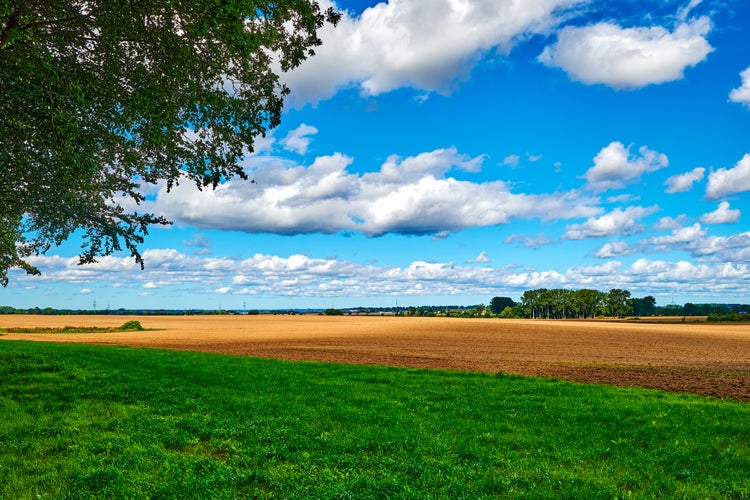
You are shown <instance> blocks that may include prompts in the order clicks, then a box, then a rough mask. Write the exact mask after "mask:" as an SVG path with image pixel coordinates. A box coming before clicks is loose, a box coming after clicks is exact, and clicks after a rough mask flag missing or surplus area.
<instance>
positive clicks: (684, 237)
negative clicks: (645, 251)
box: [647, 223, 708, 246]
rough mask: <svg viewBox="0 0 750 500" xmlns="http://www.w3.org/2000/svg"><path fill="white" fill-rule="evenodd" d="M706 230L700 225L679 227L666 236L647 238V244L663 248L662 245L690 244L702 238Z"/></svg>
mask: <svg viewBox="0 0 750 500" xmlns="http://www.w3.org/2000/svg"><path fill="white" fill-rule="evenodd" d="M707 232H708V231H707V230H706V229H703V227H701V225H700V224H698V223H695V224H693V225H692V226H689V227H680V228H677V229H674V230H672V234H670V235H668V236H655V237H653V238H649V239H648V240H647V242H648V243H649V244H651V245H656V246H663V245H674V244H684V243H691V242H694V241H696V240H699V239H701V238H704V237H705V236H706V234H707Z"/></svg>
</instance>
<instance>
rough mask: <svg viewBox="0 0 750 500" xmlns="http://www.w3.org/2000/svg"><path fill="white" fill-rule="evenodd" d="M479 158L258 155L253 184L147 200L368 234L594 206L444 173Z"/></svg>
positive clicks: (187, 211) (196, 223)
mask: <svg viewBox="0 0 750 500" xmlns="http://www.w3.org/2000/svg"><path fill="white" fill-rule="evenodd" d="M483 160H484V157H483V156H478V157H473V158H472V157H469V156H466V155H463V154H460V153H459V152H458V151H457V150H456V149H455V148H448V149H438V150H435V151H430V152H426V153H421V154H419V155H416V156H410V157H407V158H401V157H398V156H391V157H389V158H388V159H387V160H386V161H385V162H384V163H383V164H382V165H381V167H380V169H379V170H378V171H375V172H367V173H364V174H353V173H350V172H349V171H348V170H347V167H348V166H349V165H350V164H351V163H352V162H353V159H352V158H350V157H348V156H345V155H343V154H340V153H335V154H333V155H329V156H321V157H318V158H316V159H315V161H314V162H313V163H312V165H310V166H300V165H295V164H291V163H289V162H283V161H266V160H264V161H263V162H260V163H259V164H257V165H256V166H254V167H252V168H251V169H252V175H253V178H254V179H255V180H256V182H255V183H249V182H244V181H228V182H226V183H224V184H222V185H220V186H218V187H217V189H215V190H205V191H198V190H197V189H196V188H194V187H193V186H191V185H189V183H185V184H184V185H182V184H181V185H179V186H177V187H176V188H174V189H173V190H172V191H171V192H170V193H169V194H167V193H166V189H162V190H161V191H160V192H159V194H158V196H157V198H156V200H155V202H153V203H151V205H150V206H149V207H148V208H149V209H150V210H153V211H154V212H157V213H161V214H164V215H165V216H166V217H168V218H170V219H172V220H174V221H175V222H178V223H181V224H187V225H191V226H193V227H197V228H200V229H204V228H212V229H224V230H235V231H245V232H267V233H276V234H300V233H316V232H319V233H336V232H341V231H355V232H360V233H363V234H366V235H368V236H378V235H383V234H386V233H400V234H446V232H456V231H460V230H462V229H465V228H469V227H480V226H492V225H498V224H504V223H507V222H509V221H510V220H513V219H516V218H541V219H543V220H551V219H556V218H561V217H565V218H581V217H591V216H594V215H596V214H598V213H600V212H601V209H599V208H598V207H597V206H596V203H597V200H595V199H587V198H584V197H582V196H581V195H580V194H579V193H576V192H569V193H554V194H523V193H519V194H517V193H513V192H512V191H511V190H510V188H509V187H508V186H507V185H506V183H504V182H501V181H494V182H482V183H475V182H468V181H461V180H457V179H455V178H454V177H452V176H450V175H449V174H450V172H451V171H452V170H456V171H468V172H475V171H478V170H479V169H480V168H481V165H482V162H483Z"/></svg>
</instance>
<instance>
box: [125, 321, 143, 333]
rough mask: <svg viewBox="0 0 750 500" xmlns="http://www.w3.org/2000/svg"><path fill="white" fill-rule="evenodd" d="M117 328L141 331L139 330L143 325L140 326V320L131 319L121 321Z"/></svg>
mask: <svg viewBox="0 0 750 500" xmlns="http://www.w3.org/2000/svg"><path fill="white" fill-rule="evenodd" d="M119 330H122V331H130V330H137V331H141V330H143V326H141V322H140V321H135V320H131V321H126V322H125V323H123V324H122V325H121V326H120V328H119Z"/></svg>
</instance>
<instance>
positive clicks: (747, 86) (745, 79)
mask: <svg viewBox="0 0 750 500" xmlns="http://www.w3.org/2000/svg"><path fill="white" fill-rule="evenodd" d="M740 78H742V85H740V86H739V87H737V88H736V89H734V90H732V92H731V93H730V94H729V100H730V101H732V102H737V103H740V104H744V105H745V106H747V107H748V108H750V68H747V69H746V70H745V71H743V72H742V73H740Z"/></svg>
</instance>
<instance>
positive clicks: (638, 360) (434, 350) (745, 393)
mask: <svg viewBox="0 0 750 500" xmlns="http://www.w3.org/2000/svg"><path fill="white" fill-rule="evenodd" d="M133 319H135V320H138V321H140V322H141V323H142V324H143V326H144V327H145V328H153V329H156V330H153V331H145V332H116V333H100V334H3V335H2V336H0V338H1V339H9V340H10V339H14V340H38V341H54V342H78V343H94V344H113V345H127V346H134V347H155V348H156V347H158V348H167V349H179V350H192V351H206V352H218V353H226V354H236V355H243V356H257V357H266V358H280V359H288V360H297V361H302V360H304V361H328V362H336V363H356V364H364V365H389V366H405V367H412V368H441V369H448V370H469V371H482V372H491V373H496V372H504V373H514V374H520V375H532V376H544V377H554V378H560V379H566V380H574V381H578V382H587V383H602V384H612V385H618V386H625V387H634V386H638V387H648V388H655V389H663V390H667V391H672V392H691V393H696V394H702V395H708V396H718V397H729V398H733V399H737V400H741V401H750V325H747V324H736V325H735V324H722V325H716V324H705V323H698V324H691V323H684V324H645V323H644V324H634V323H624V322H620V323H617V322H603V321H543V320H536V321H532V320H497V319H473V320H472V319H453V318H399V317H392V316H383V317H380V316H377V317H356V316H346V317H326V316H266V315H261V316H210V317H204V316H184V317H182V316H180V317H165V316H163V317H154V316H144V317H132V316H129V317H118V316H96V317H91V316H65V317H61V316H57V317H55V316H2V317H0V328H10V327H62V326H66V325H70V326H119V325H121V324H123V323H124V322H125V321H128V320H133Z"/></svg>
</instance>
